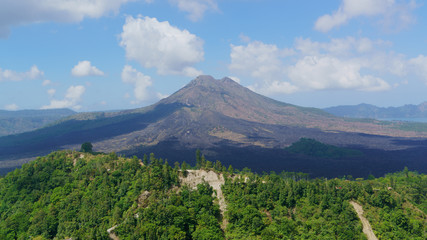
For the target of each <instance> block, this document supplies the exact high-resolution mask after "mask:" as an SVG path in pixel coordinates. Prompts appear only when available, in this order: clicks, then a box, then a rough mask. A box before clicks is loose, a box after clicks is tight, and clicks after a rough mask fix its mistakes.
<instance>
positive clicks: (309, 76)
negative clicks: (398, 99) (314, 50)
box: [288, 56, 390, 91]
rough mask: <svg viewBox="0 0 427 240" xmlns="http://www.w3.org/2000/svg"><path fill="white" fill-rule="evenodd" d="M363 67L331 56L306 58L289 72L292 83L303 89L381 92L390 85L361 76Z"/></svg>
mask: <svg viewBox="0 0 427 240" xmlns="http://www.w3.org/2000/svg"><path fill="white" fill-rule="evenodd" d="M361 68H362V65H361V64H360V63H358V62H357V61H343V60H340V59H337V58H334V57H330V56H323V57H317V56H306V57H304V58H302V59H300V60H299V61H298V62H297V63H296V64H295V65H294V66H291V67H290V68H289V71H288V76H289V78H290V79H291V80H292V82H293V83H294V84H296V85H298V86H300V87H302V88H310V89H314V90H323V89H356V90H365V91H381V90H387V89H389V88H390V85H389V84H388V83H387V82H386V81H384V80H383V79H381V78H379V77H374V76H371V75H362V74H361Z"/></svg>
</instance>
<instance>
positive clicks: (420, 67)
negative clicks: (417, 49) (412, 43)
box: [409, 55, 427, 84]
mask: <svg viewBox="0 0 427 240" xmlns="http://www.w3.org/2000/svg"><path fill="white" fill-rule="evenodd" d="M409 68H411V69H412V70H413V72H414V73H415V74H416V75H418V76H420V77H421V78H422V80H423V81H424V82H425V84H427V56H424V55H419V56H418V57H416V58H412V59H410V60H409Z"/></svg>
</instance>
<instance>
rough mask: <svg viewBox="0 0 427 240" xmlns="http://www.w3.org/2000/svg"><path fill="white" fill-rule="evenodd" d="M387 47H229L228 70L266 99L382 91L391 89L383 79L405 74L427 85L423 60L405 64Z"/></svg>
mask: <svg viewBox="0 0 427 240" xmlns="http://www.w3.org/2000/svg"><path fill="white" fill-rule="evenodd" d="M390 45H391V44H390V43H389V42H386V41H382V40H371V39H368V38H359V39H357V38H352V37H348V38H340V39H331V40H330V41H328V42H317V41H312V40H310V39H303V38H297V39H296V40H295V44H294V46H293V48H291V49H286V48H284V49H281V48H279V47H277V46H276V45H272V44H265V43H262V42H256V41H255V42H250V43H248V44H247V45H240V46H234V45H231V53H230V58H231V63H230V65H229V69H230V71H231V72H232V73H234V74H237V75H239V76H241V75H247V76H249V77H251V78H253V79H254V80H255V82H254V83H253V84H252V85H251V86H249V88H251V89H252V90H254V91H257V92H260V93H263V94H267V95H273V94H280V93H283V94H289V93H294V92H296V91H306V90H326V89H352V90H360V91H386V90H388V89H390V88H391V87H392V86H396V85H395V84H390V83H389V82H387V81H386V80H385V79H388V77H389V76H397V77H404V76H407V75H408V74H410V73H411V72H418V75H420V76H421V75H422V76H424V78H425V79H427V72H426V71H425V69H427V57H424V56H422V55H421V56H419V57H417V58H414V59H407V58H406V57H405V56H404V55H402V54H397V53H394V52H393V51H387V49H388V48H389V47H390ZM416 69H417V70H416ZM386 76H387V77H386ZM426 83H427V80H426Z"/></svg>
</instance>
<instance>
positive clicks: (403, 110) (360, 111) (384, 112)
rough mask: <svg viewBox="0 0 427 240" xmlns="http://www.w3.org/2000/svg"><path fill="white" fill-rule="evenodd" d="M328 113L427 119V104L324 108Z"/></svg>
mask: <svg viewBox="0 0 427 240" xmlns="http://www.w3.org/2000/svg"><path fill="white" fill-rule="evenodd" d="M323 110H325V111H326V112H328V113H331V114H334V115H336V116H341V117H353V118H374V119H387V118H390V119H391V118H414V119H415V118H427V102H422V103H420V104H418V105H414V104H405V105H403V106H398V107H378V106H375V105H372V104H366V103H361V104H358V105H342V106H334V107H329V108H324V109H323Z"/></svg>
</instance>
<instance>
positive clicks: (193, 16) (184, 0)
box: [169, 0, 218, 21]
mask: <svg viewBox="0 0 427 240" xmlns="http://www.w3.org/2000/svg"><path fill="white" fill-rule="evenodd" d="M169 2H170V3H171V4H174V5H176V6H177V7H178V9H179V10H181V11H183V12H187V13H188V14H189V15H188V18H190V20H192V21H198V20H200V19H202V18H203V15H204V14H205V12H206V11H207V10H214V11H216V10H218V5H217V3H216V0H169Z"/></svg>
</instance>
